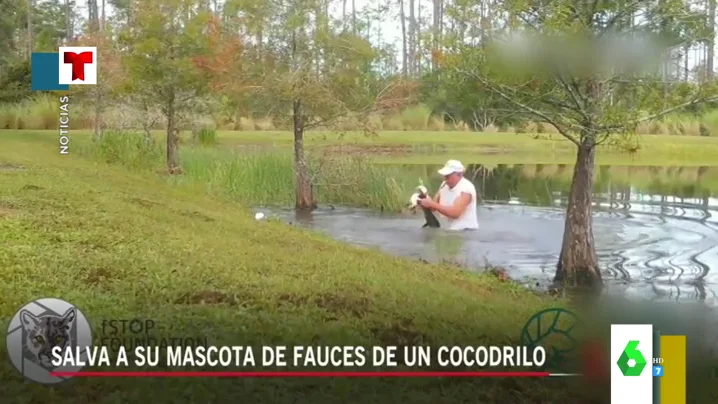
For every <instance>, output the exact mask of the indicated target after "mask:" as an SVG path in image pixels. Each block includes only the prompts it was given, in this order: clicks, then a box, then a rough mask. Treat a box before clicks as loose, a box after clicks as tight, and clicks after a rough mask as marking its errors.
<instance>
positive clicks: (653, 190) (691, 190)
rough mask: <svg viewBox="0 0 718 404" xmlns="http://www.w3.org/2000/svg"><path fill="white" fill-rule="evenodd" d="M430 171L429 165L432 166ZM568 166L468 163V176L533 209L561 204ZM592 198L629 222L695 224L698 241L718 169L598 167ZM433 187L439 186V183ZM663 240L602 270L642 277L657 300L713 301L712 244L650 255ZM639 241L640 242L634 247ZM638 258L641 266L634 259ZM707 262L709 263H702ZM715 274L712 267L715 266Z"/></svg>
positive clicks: (710, 212)
mask: <svg viewBox="0 0 718 404" xmlns="http://www.w3.org/2000/svg"><path fill="white" fill-rule="evenodd" d="M432 170H433V168H432ZM572 172H573V169H572V167H571V166H570V165H542V164H536V165H498V166H493V167H490V166H483V165H472V166H469V167H468V168H467V173H466V175H467V177H468V178H469V179H470V180H471V181H472V182H473V183H474V184H475V185H476V188H477V190H479V192H480V193H481V195H482V196H483V199H485V200H489V201H498V202H509V201H516V202H519V203H522V204H530V205H539V206H563V205H564V204H565V201H566V200H567V199H568V192H569V189H570V185H571V175H572ZM595 175H596V177H595V184H594V201H595V203H596V211H599V212H600V211H603V212H608V213H610V214H612V215H623V216H625V217H627V218H630V217H631V216H633V215H636V214H640V215H643V216H644V217H645V216H651V217H654V218H656V219H658V220H660V221H661V222H665V221H667V220H671V219H681V220H687V221H693V222H696V224H697V225H698V226H701V227H702V229H703V230H700V231H698V230H699V229H698V227H696V231H697V232H701V233H702V234H703V235H704V236H706V237H707V235H706V234H711V233H712V232H715V231H718V225H717V224H716V222H715V220H711V218H712V217H713V216H714V215H715V214H716V211H718V168H712V167H625V166H602V167H598V168H597V170H596V174H595ZM436 186H438V181H437V184H436ZM666 241H669V240H657V239H651V240H648V241H647V242H646V243H647V244H646V245H636V246H631V247H630V248H629V249H630V250H632V251H612V252H610V253H608V252H607V253H608V254H609V255H610V256H611V257H610V258H609V260H610V261H613V262H612V263H611V264H609V265H610V269H609V271H610V272H612V274H613V275H614V278H615V279H619V280H620V279H624V280H629V279H630V277H631V274H629V272H631V271H630V270H628V269H627V268H624V265H626V264H627V263H628V261H629V256H633V257H632V258H633V259H632V260H631V261H633V262H632V263H631V264H630V265H631V266H632V267H633V271H636V266H638V268H639V269H640V271H642V272H643V273H642V274H640V275H636V273H634V274H633V276H640V277H641V278H640V279H641V280H642V281H644V282H646V283H647V286H648V287H649V288H651V289H653V291H654V293H655V295H656V296H660V297H662V298H667V299H679V298H680V299H685V298H690V299H698V300H705V299H706V298H711V297H712V298H715V297H716V296H715V293H714V292H713V291H712V290H711V289H710V288H709V287H707V286H706V281H705V279H706V277H707V276H708V275H709V273H710V269H711V268H710V267H711V265H716V263H707V262H705V257H708V256H710V254H711V253H710V251H711V250H712V249H714V248H715V246H708V247H706V248H703V247H700V246H698V245H696V248H697V250H696V251H692V252H691V253H690V254H688V255H684V253H683V252H678V251H676V252H674V253H675V254H678V255H676V256H672V255H671V253H670V252H668V251H662V252H661V251H656V250H659V249H660V248H656V247H657V246H658V244H660V243H662V242H666ZM639 244H640V243H639ZM636 254H637V255H638V256H641V258H640V259H639V261H640V262H637V261H636V260H635V259H636V258H637V255H636ZM679 256H683V257H685V258H684V259H685V260H686V261H685V262H687V264H675V263H674V259H676V258H677V257H679ZM709 261H710V260H709ZM714 269H715V268H714Z"/></svg>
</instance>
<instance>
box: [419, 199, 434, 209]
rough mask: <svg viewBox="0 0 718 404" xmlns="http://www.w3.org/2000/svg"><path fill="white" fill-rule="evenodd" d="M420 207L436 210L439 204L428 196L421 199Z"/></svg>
mask: <svg viewBox="0 0 718 404" xmlns="http://www.w3.org/2000/svg"><path fill="white" fill-rule="evenodd" d="M419 205H420V206H421V207H422V208H425V209H431V210H436V208H437V207H438V205H439V204H438V203H436V202H434V201H433V200H432V199H431V198H430V197H428V196H427V197H426V198H421V199H419Z"/></svg>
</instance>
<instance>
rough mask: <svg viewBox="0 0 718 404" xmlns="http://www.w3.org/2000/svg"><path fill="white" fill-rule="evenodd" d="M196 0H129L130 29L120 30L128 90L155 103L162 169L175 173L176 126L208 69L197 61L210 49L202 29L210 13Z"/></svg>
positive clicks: (206, 79) (203, 85)
mask: <svg viewBox="0 0 718 404" xmlns="http://www.w3.org/2000/svg"><path fill="white" fill-rule="evenodd" d="M201 4H203V2H202V1H195V0H146V1H142V2H137V3H133V4H132V7H135V8H134V9H133V10H132V13H131V14H132V15H133V16H134V20H133V24H132V27H128V28H127V29H126V30H125V31H124V32H123V34H122V39H123V45H124V47H125V49H124V51H125V56H124V59H123V61H124V63H125V68H126V71H127V73H128V77H127V78H128V81H127V82H126V83H125V85H126V86H127V89H128V90H129V91H131V92H134V93H135V94H137V95H139V96H140V97H141V98H143V99H144V100H146V101H148V102H149V103H151V104H153V105H156V106H159V107H160V108H161V110H162V113H163V115H164V116H165V118H166V120H167V169H168V171H169V173H170V174H175V173H179V172H180V171H181V170H180V163H179V147H178V142H179V127H178V122H179V119H180V118H181V114H182V112H183V111H186V110H187V109H188V108H189V107H190V106H191V102H192V101H194V100H195V99H196V98H197V97H198V96H200V95H202V94H203V93H204V92H205V91H206V90H207V89H208V84H209V81H210V75H209V73H208V72H207V71H206V70H204V69H202V68H200V66H199V65H198V64H197V63H196V62H197V60H198V58H199V57H202V56H205V55H207V54H208V52H209V45H208V39H207V36H206V35H205V34H206V30H207V27H208V22H209V20H210V18H211V17H212V14H211V12H210V11H209V10H208V9H205V8H203V7H200V5H201Z"/></svg>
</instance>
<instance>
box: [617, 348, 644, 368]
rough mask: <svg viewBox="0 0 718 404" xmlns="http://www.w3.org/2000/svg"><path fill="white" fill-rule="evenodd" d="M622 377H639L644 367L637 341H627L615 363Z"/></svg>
mask: <svg viewBox="0 0 718 404" xmlns="http://www.w3.org/2000/svg"><path fill="white" fill-rule="evenodd" d="M616 365H618V368H619V369H621V373H623V375H624V376H640V375H641V373H643V369H644V368H645V367H646V359H645V358H644V357H643V354H642V353H641V351H639V350H638V341H628V344H627V345H626V348H624V349H623V353H622V354H621V357H620V358H618V362H616Z"/></svg>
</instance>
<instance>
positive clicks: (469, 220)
mask: <svg viewBox="0 0 718 404" xmlns="http://www.w3.org/2000/svg"><path fill="white" fill-rule="evenodd" d="M463 192H465V193H467V194H470V195H471V202H469V206H467V207H466V210H465V211H464V213H462V214H461V216H459V217H458V218H456V219H451V218H448V217H446V218H445V219H446V220H447V221H448V224H449V230H474V229H478V228H479V219H478V217H477V216H478V213H477V210H476V209H477V208H476V206H477V205H476V187H474V184H472V183H471V181H469V180H467V179H466V178H461V180H459V182H458V183H457V184H456V186H454V188H449V186H448V185H446V183H443V184H441V189H440V190H439V203H440V204H441V206H451V205H453V204H454V201H456V199H457V198H458V197H459V195H461V194H462V193H463Z"/></svg>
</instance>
